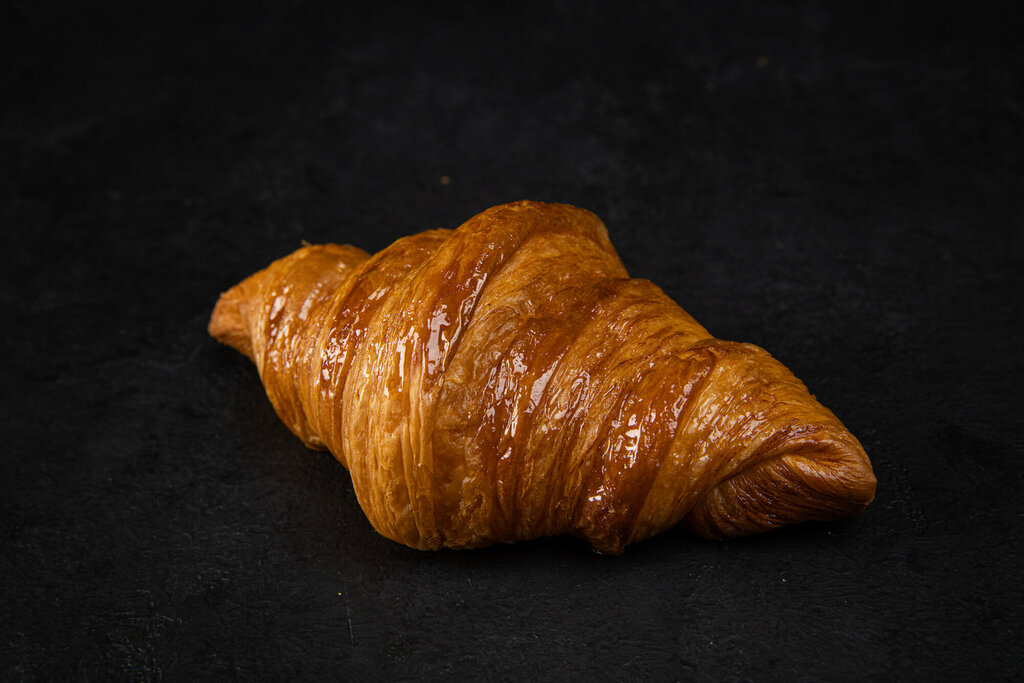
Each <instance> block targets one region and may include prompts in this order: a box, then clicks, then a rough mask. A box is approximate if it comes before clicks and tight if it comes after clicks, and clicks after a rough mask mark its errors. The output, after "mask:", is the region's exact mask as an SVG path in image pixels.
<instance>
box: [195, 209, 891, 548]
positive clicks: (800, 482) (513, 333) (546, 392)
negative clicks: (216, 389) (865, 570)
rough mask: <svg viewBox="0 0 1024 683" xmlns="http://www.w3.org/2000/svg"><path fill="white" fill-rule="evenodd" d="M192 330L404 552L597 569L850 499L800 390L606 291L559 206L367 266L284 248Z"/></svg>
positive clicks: (580, 220)
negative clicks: (575, 553)
mask: <svg viewBox="0 0 1024 683" xmlns="http://www.w3.org/2000/svg"><path fill="white" fill-rule="evenodd" d="M209 330H210V334H211V335H213V336H214V337H215V338H216V339H218V340H220V341H221V342H223V343H225V344H229V345H230V346H232V347H234V348H236V349H238V350H239V351H241V352H242V353H244V354H246V355H247V356H249V358H251V359H252V360H253V361H254V362H255V364H256V368H257V369H258V370H259V374H260V377H261V378H262V380H263V384H264V386H265V387H266V391H267V396H268V397H269V398H270V401H271V402H272V403H273V405H274V408H275V409H276V410H277V414H278V415H279V416H280V417H281V419H282V420H283V421H284V423H285V424H286V425H287V426H288V427H289V429H291V430H292V431H293V432H294V433H295V434H296V435H297V436H298V437H299V438H301V439H302V440H303V441H304V442H305V443H306V444H307V445H308V446H310V447H312V448H319V449H323V448H326V449H328V450H330V452H331V453H333V454H334V455H335V457H337V459H338V460H339V461H340V462H341V463H342V464H343V465H344V466H345V467H347V468H348V470H349V472H350V473H351V475H352V485H353V487H354V489H355V493H356V496H357V497H358V500H359V503H360V505H361V506H362V508H363V511H364V512H365V513H366V516H367V517H368V518H369V520H370V523H371V524H373V526H374V528H376V529H377V531H379V532H380V533H381V534H383V535H384V536H387V537H388V538H391V539H394V540H396V541H398V542H400V543H404V544H406V545H409V546H412V547H413V548H420V549H437V548H442V547H451V548H476V547H481V546H485V545H488V544H491V543H495V542H512V541H517V540H523V539H531V538H537V537H541V536H551V535H556V534H564V533H568V534H573V535H575V536H578V537H581V538H583V539H585V540H586V541H587V542H588V543H589V544H590V545H591V547H593V548H594V549H595V550H597V551H599V552H602V553H608V554H618V553H621V552H622V550H623V549H624V548H625V546H626V545H627V544H629V543H632V542H634V541H638V540H640V539H643V538H647V537H650V536H652V535H654V534H657V533H659V532H661V531H664V530H665V529H669V528H671V527H674V526H676V525H677V524H679V525H682V526H683V527H684V528H685V529H687V530H689V531H691V532H693V533H695V534H697V535H699V536H702V537H709V538H710V537H714V538H720V537H732V536H741V535H745V534H751V533H755V532H758V531H764V530H767V529H772V528H775V527H779V526H782V525H784V524H789V523H792V522H799V521H803V520H833V519H840V518H845V517H849V516H852V515H855V514H857V513H859V512H860V511H861V510H863V509H864V507H865V506H866V505H867V504H868V503H869V502H870V501H871V500H872V498H873V496H874V491H875V483H876V482H875V476H874V474H873V472H872V469H871V464H870V462H869V461H868V458H867V455H866V454H865V453H864V450H863V448H861V445H860V443H858V441H857V439H856V438H854V436H853V435H852V434H850V432H849V431H847V430H846V428H845V427H844V426H843V425H842V423H841V422H840V421H839V420H838V419H836V417H835V416H834V415H833V414H832V413H831V412H830V411H829V410H828V409H827V408H825V407H824V406H822V405H821V404H820V403H818V402H817V401H816V400H815V399H814V397H813V396H811V395H810V394H809V393H808V391H807V388H806V387H805V386H804V385H803V383H802V382H800V380H798V379H797V378H796V377H794V376H793V374H792V373H791V372H790V371H789V370H788V369H787V368H786V367H785V366H784V365H782V364H781V363H779V362H778V361H776V360H775V359H774V358H772V357H771V356H770V355H768V353H767V352H765V351H764V350H762V349H760V348H758V347H757V346H753V345H751V344H740V343H736V342H728V341H722V340H719V339H715V338H713V337H712V336H711V335H710V334H709V333H708V332H707V331H706V330H705V329H704V328H703V327H701V326H700V325H699V324H698V323H697V322H696V321H695V320H694V319H693V318H692V317H690V315H689V314H687V313H686V312H685V311H683V309H681V308H680V307H679V306H678V305H676V304H675V303H674V302H673V301H672V300H671V299H669V298H668V296H666V295H665V293H664V292H663V291H662V290H661V289H659V288H658V287H657V286H656V285H654V284H653V283H651V282H649V281H647V280H640V279H633V278H630V277H629V275H628V274H627V273H626V270H625V268H624V267H623V265H622V262H621V261H620V260H619V258H618V256H617V255H616V253H615V250H614V249H613V247H612V245H611V243H610V242H609V240H608V233H607V230H606V229H605V227H604V225H603V224H602V223H601V221H600V220H599V219H598V218H597V217H596V216H594V215H593V214H592V213H590V212H588V211H585V210H583V209H578V208H575V207H572V206H567V205H559V204H542V203H538V202H526V201H524V202H516V203H512V204H505V205H502V206H497V207H494V208H492V209H488V210H487V211H484V212H483V213H481V214H479V215H477V216H475V217H473V218H472V219H470V220H469V221H468V222H466V223H465V224H464V225H462V226H461V227H459V228H458V229H457V230H453V231H449V230H429V231H427V232H422V233H419V234H417V235H412V236H410V237H405V238H403V239H400V240H398V241H397V242H395V243H394V244H392V245H391V246H389V247H388V248H386V249H384V250H383V251H381V252H379V253H377V254H374V255H372V256H371V255H370V254H368V253H366V252H364V251H362V250H360V249H357V248H355V247H350V246H337V245H333V244H327V245H319V246H308V247H304V248H302V249H299V250H298V251H296V252H294V253H293V254H291V255H289V256H286V257H285V258H282V259H280V260H278V261H275V262H274V263H273V264H271V265H270V266H269V267H268V268H266V269H264V270H261V271H259V272H258V273H255V274H254V275H252V276H250V277H248V278H246V279H245V280H243V281H242V282H241V283H239V284H238V285H236V286H235V287H233V288H232V289H231V290H229V291H228V292H226V293H224V294H223V295H222V296H221V298H220V300H219V301H218V302H217V306H216V309H215V310H214V312H213V317H212V319H211V320H210V326H209Z"/></svg>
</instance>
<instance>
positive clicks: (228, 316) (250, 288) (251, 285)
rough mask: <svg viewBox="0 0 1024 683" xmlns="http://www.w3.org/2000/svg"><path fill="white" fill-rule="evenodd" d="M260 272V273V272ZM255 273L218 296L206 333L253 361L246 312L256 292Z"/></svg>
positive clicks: (250, 334) (256, 281) (250, 335)
mask: <svg viewBox="0 0 1024 683" xmlns="http://www.w3.org/2000/svg"><path fill="white" fill-rule="evenodd" d="M261 272H262V271H261ZM260 274H261V273H257V274H256V275H253V276H251V277H248V278H246V279H245V280H243V281H242V282H240V283H238V284H237V285H235V286H234V287H232V288H231V289H229V290H228V291H226V292H224V293H223V294H221V295H220V298H219V299H218V300H217V304H216V306H214V308H213V314H212V315H211V316H210V324H209V325H208V326H207V331H208V332H209V333H210V336H211V337H213V338H214V339H216V340H217V341H219V342H220V343H221V344H226V345H227V346H230V347H231V348H233V349H235V350H237V351H239V352H241V353H242V354H244V355H246V356H247V357H248V358H249V360H252V359H253V351H252V333H251V331H250V327H249V319H248V312H249V308H250V302H251V301H252V297H253V295H254V294H255V293H256V292H257V291H258V280H256V279H255V278H257V276H259V275H260Z"/></svg>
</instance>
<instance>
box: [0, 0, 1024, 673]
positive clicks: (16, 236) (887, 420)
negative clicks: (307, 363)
mask: <svg viewBox="0 0 1024 683" xmlns="http://www.w3.org/2000/svg"><path fill="white" fill-rule="evenodd" d="M140 4H141V3H140ZM214 5H216V6H214ZM1013 5H1014V3H986V2H972V3H964V4H962V5H960V6H951V7H947V8H937V6H935V5H933V4H931V3H921V4H920V5H911V4H906V3H890V2H885V3H848V4H847V3H844V4H843V5H842V6H841V7H840V6H833V5H832V4H830V3H806V4H788V3H762V2H724V3H718V2H698V3H687V4H683V5H678V6H677V5H676V4H674V3H673V4H659V3H641V4H634V3H608V4H604V3H601V4H592V3H583V2H560V3H552V4H542V5H536V4H526V5H518V4H517V5H500V6H492V5H490V4H488V3H464V4H443V5H438V6H431V7H423V6H419V5H407V4H391V3H387V4H380V5H377V4H373V5H371V4H367V5H366V6H363V7H359V8H351V9H346V8H345V7H344V6H341V7H335V6H331V5H329V4H326V3H325V4H323V5H321V4H319V3H315V2H268V3H262V4H259V3H244V4H238V5H234V6H225V5H220V4H219V3H209V6H207V3H195V6H188V5H186V4H184V3H170V4H167V5H165V6H162V7H159V8H158V9H155V10H154V9H152V8H150V9H147V10H142V9H140V8H138V7H136V6H135V4H134V3H126V4H125V5H123V6H114V5H109V4H89V5H88V6H77V5H72V4H65V3H56V2H39V3H27V2H20V3H14V4H5V5H4V9H3V10H2V11H0V36H2V55H0V86H2V93H3V99H4V100H5V104H3V105H2V109H0V154H2V160H3V166H2V174H0V216H2V221H3V225H2V243H0V264H2V272H3V281H2V282H3V291H2V311H0V313H2V319H3V321H4V324H3V329H4V332H3V335H2V337H0V381H2V386H3V393H2V400H3V403H2V405H0V429H2V435H0V436H2V439H3V441H2V443H3V444H4V445H5V448H4V449H3V450H2V452H0V472H2V474H0V481H2V483H0V515H2V518H0V519H2V525H0V532H2V553H0V572H2V574H0V577H2V589H0V672H2V674H3V676H4V678H6V679H10V680H22V679H26V680H32V679H37V678H56V679H94V678H101V679H103V678H108V677H113V678H124V679H136V680H146V679H149V680H160V679H166V680H192V679H195V678H205V677H208V676H210V677H218V678H221V677H222V678H235V677H238V678H267V679H277V680H282V679H289V678H304V679H317V678H350V679H358V678H363V677H380V678H394V679H399V678H411V677H426V678H439V677H447V676H452V677H463V676H472V677H475V678H484V679H488V678H535V677H536V678H542V679H559V678H563V677H569V678H572V679H577V680H582V679H592V678H597V679H604V678H609V679H641V678H643V679H658V680H661V679H677V678H678V679H691V678H696V679H706V680H742V679H755V680H772V679H784V680H794V679H796V680H800V679H806V680H809V679H839V680H864V679H871V678H878V677H883V676H884V677H899V678H903V679H906V678H913V679H919V680H927V679H943V680H945V679H950V678H952V679H960V680H966V679H973V678H975V677H977V678H979V679H985V678H988V677H993V676H994V677H1009V676H1012V675H1013V674H1014V673H1015V672H1016V673H1018V674H1019V673H1020V669H1019V668H1017V667H1018V664H1017V661H1018V658H1019V656H1020V648H1021V645H1020V643H1021V637H1022V635H1024V634H1022V627H1021V620H1022V605H1024V599H1022V598H1024V596H1022V587H1021V584H1022V582H1021V579H1020V576H1019V574H1020V572H1021V556H1022V553H1021V548H1020V544H1021V540H1022V539H1021V526H1022V525H1021V521H1022V513H1024V509H1022V506H1021V503H1022V494H1021V490H1022V486H1024V476H1022V468H1021V466H1020V459H1021V456H1022V450H1024V436H1022V429H1021V419H1020V412H1021V411H1020V403H1019V394H1020V389H1019V387H1020V386H1021V382H1022V380H1024V377H1022V371H1021V354H1020V351H1019V343H1020V339H1021V336H1022V331H1024V330H1022V326H1021V323H1020V316H1021V313H1022V311H1021V304H1020V299H1021V294H1022V288H1021V285H1020V275H1019V268H1020V262H1021V257H1022V253H1024V250H1022V232H1024V230H1022V219H1021V216H1022V212H1024V173H1022V159H1024V156H1022V155H1024V144H1022V133H1021V131H1022V126H1024V120H1022V119H1024V100H1022V94H1021V71H1020V70H1019V68H1018V67H1019V62H1016V61H1015V60H1018V59H1019V57H1020V40H1021V27H1020V25H1019V24H1017V23H1015V22H1014V21H1012V19H1011V11H1012V8H1013ZM443 176H447V177H448V178H449V179H450V182H449V183H447V184H445V183H443V182H442V180H441V178H442V177H443ZM523 198H530V199H539V200H547V201H562V202H569V203H573V204H577V205H579V206H583V207H585V208H588V209H591V210H592V211H594V212H595V213H597V214H598V215H600V216H601V217H602V218H603V219H604V220H605V222H606V223H607V225H608V226H609V229H610V232H611V236H612V240H613V242H614V243H615V244H616V245H617V247H618V249H619V250H620V254H621V256H622V258H623V260H624V261H625V263H626V266H627V267H628V268H629V270H630V272H631V273H632V274H633V275H635V276H638V277H646V278H649V279H652V280H654V281H655V282H657V283H659V284H660V285H661V286H662V287H663V288H664V289H665V290H666V291H667V292H668V293H669V294H670V295H671V296H672V297H673V298H675V299H676V300H677V301H679V302H680V303H681V304H682V305H683V307H684V308H686V309H687V310H689V311H690V312H691V313H692V314H693V315H694V316H695V317H696V318H697V319H698V320H699V321H701V322H702V323H703V324H704V325H705V326H706V327H708V328H709V329H710V330H711V331H712V332H713V333H714V334H715V335H716V336H719V337H722V338H726V339H735V340H741V341H751V342H754V343H757V344H759V345H761V346H763V347H765V348H767V349H768V350H769V351H771V352H772V353H773V354H774V355H775V356H776V357H777V358H779V359H781V360H782V361H783V362H784V363H786V364H787V365H789V366H790V367H791V368H792V369H793V371H794V372H795V373H796V374H797V376H799V377H801V378H802V379H803V380H804V381H805V382H806V383H807V384H808V385H809V387H810V388H811V390H812V391H813V392H814V393H816V394H817V396H818V397H819V399H820V400H821V401H822V402H823V403H824V404H825V405H827V406H829V407H830V408H832V409H833V410H834V411H835V412H836V413H837V414H838V415H839V416H840V418H841V419H843V420H844V422H845V423H846V424H847V426H848V427H849V428H850V430H851V431H852V432H853V433H854V434H856V435H858V436H859V438H860V439H861V441H862V442H863V443H864V446H865V448H866V449H867V451H868V453H869V455H870V456H871V458H872V461H873V463H874V467H875V470H876V473H877V475H878V480H879V487H878V495H877V498H876V500H875V502H874V503H873V504H872V505H871V506H870V507H869V508H868V510H867V511H866V512H865V513H864V514H863V515H862V516H861V517H860V518H858V519H856V520H852V521H850V522H846V523H837V524H814V525H805V526H802V527H797V528H790V529H786V530H782V531H779V532H775V533H771V534H767V535H763V536H760V537H756V538H750V539H746V540H740V541H734V542H725V543H708V542H703V541H697V540H694V539H692V538H690V537H687V536H686V535H685V534H683V533H681V532H668V533H665V534H663V535H661V536H659V537H657V538H655V539H653V540H650V541H647V542H644V543H641V544H638V545H636V546H632V547H630V548H629V549H628V550H627V552H626V554H625V555H624V556H622V557H619V558H608V557H601V556H597V555H593V554H591V553H590V552H588V551H587V549H586V547H585V546H584V545H583V544H582V543H580V542H578V541H574V540H572V539H569V538H559V539H544V540H540V541H535V542H530V543H521V544H517V545H515V546H502V547H494V548H490V549H485V550H481V551H464V552H452V551H445V552H438V553H421V552H417V551H413V550H409V549H407V548H405V547H402V546H399V545H396V544H394V543H392V542H390V541H387V540H385V539H383V538H382V537H380V536H378V535H377V534H376V533H375V532H374V531H373V530H372V529H371V527H370V526H369V524H368V523H367V522H366V520H365V518H364V516H363V514H362V512H361V511H360V510H359V508H358V505H357V504H356V501H355V499H354V496H353V493H352V489H351V484H350V481H349V478H348V475H347V473H346V472H345V470H344V469H343V468H342V467H341V466H339V465H337V464H336V463H335V462H334V460H333V459H332V458H331V457H330V456H329V455H327V454H324V453H315V452H311V451H307V450H306V449H305V448H303V446H302V445H301V444H300V442H299V441H298V440H297V439H295V438H294V437H292V436H291V435H290V433H289V432H288V431H287V430H286V429H285V428H284V426H283V425H281V424H280V423H279V422H278V420H277V419H276V417H275V415H274V413H273V411H272V409H271V407H270V405H269V403H268V402H267V400H266V398H265V397H264V395H263V391H262V388H261V386H260V384H259V382H258V378H257V376H256V372H255V370H254V368H253V367H252V366H251V365H250V364H249V363H248V361H247V360H245V359H244V358H243V357H242V356H240V355H238V354H236V353H235V352H233V351H231V350H229V349H227V348H223V347H219V346H218V345H217V344H216V343H214V342H213V341H212V340H210V339H209V338H208V337H207V336H206V331H205V327H206V322H207V319H208V316H209V313H210V310H211V308H212V306H213V303H214V301H215V300H216V298H217V295H218V294H219V293H220V292H221V291H222V290H224V289H226V288H227V287H229V286H230V285H232V284H234V283H235V282H236V281H237V280H239V279H241V278H242V277H244V276H246V275H248V274H249V273H251V272H252V271H254V270H256V269H258V268H260V267H262V266H264V265H266V264H267V263H268V262H269V261H270V260H272V259H274V258H277V257H279V256H282V255H284V254H286V253H288V252H290V251H291V250H293V249H295V248H296V247H298V246H299V243H300V240H303V239H305V240H309V241H311V242H319V241H336V242H342V243H344V242H350V243H355V244H357V245H360V246H362V247H364V248H367V249H369V250H371V251H373V250H377V249H380V248H382V247H384V246H385V245H387V244H388V243H390V242H391V241H392V240H394V239H396V238H398V237H400V236H402V235H405V234H408V233H411V232H415V231H419V230H422V229H427V228H433V227H438V226H449V227H454V226H456V225H458V224H460V223H461V222H462V221H464V220H466V219H468V218H469V217H470V216H472V215H473V214H475V213H477V212H478V211H480V210H482V209H484V208H487V207H489V206H491V205H494V204H499V203H503V202H506V201H511V200H516V199H523Z"/></svg>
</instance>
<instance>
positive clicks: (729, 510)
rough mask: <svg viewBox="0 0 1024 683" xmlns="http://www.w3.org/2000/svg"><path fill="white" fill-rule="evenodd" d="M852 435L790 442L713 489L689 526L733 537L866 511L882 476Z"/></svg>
mask: <svg viewBox="0 0 1024 683" xmlns="http://www.w3.org/2000/svg"><path fill="white" fill-rule="evenodd" d="M846 436H847V437H848V438H842V437H836V438H826V439H824V440H821V439H820V437H819V438H808V439H804V440H800V441H797V442H793V443H790V444H789V445H787V446H786V447H785V448H784V449H782V450H781V451H780V452H778V453H777V454H774V455H772V456H770V457H768V458H766V459H764V460H762V461H760V462H758V463H757V464H756V465H754V466H752V467H749V468H747V469H745V470H743V471H741V472H739V473H738V474H736V475H734V476H733V477H731V478H729V479H727V480H726V481H724V482H722V483H721V484H719V485H718V486H716V487H715V488H714V489H712V491H711V492H710V493H708V495H707V496H706V497H705V498H704V499H703V500H702V501H701V502H700V503H698V505H697V506H695V507H694V509H693V510H692V511H691V512H690V514H689V515H688V516H687V517H686V518H685V519H684V521H683V524H684V526H686V527H687V528H689V530H690V531H692V532H693V533H695V534H697V535H699V536H703V537H705V538H729V537H737V536H746V535H749V534H753V533H757V532H760V531H766V530H768V529H773V528H776V527H780V526H784V525H786V524H791V523H796V522H805V521H834V520H841V519H847V518H850V517H854V516H856V515H858V514H860V513H861V512H862V511H863V510H864V508H866V507H867V506H868V504H869V503H870V502H871V501H872V500H873V499H874V497H875V487H876V485H877V480H876V479H875V474H874V472H873V471H872V469H871V463H870V461H869V460H868V457H867V455H866V454H865V453H864V450H863V449H862V448H861V446H860V444H859V443H857V442H856V439H854V438H853V437H852V436H849V435H848V434H847V435H846Z"/></svg>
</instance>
